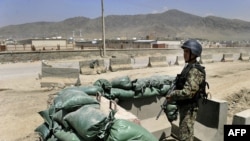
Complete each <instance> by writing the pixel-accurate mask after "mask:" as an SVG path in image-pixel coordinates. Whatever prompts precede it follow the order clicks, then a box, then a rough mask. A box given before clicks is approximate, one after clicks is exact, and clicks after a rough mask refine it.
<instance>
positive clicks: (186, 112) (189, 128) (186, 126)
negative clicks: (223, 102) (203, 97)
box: [178, 105, 198, 141]
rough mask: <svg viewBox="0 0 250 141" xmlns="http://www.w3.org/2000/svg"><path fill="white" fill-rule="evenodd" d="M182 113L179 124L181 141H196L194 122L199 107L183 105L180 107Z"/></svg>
mask: <svg viewBox="0 0 250 141" xmlns="http://www.w3.org/2000/svg"><path fill="white" fill-rule="evenodd" d="M178 109H179V113H180V122H179V140H180V141H193V140H194V122H195V120H196V117H197V111H198V107H197V106H195V107H194V106H192V105H182V106H179V107H178Z"/></svg>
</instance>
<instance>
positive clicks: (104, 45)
mask: <svg viewBox="0 0 250 141" xmlns="http://www.w3.org/2000/svg"><path fill="white" fill-rule="evenodd" d="M101 1H102V42H103V56H104V57H105V56H106V43H105V40H106V39H105V21H104V14H103V13H104V8H103V0H101Z"/></svg>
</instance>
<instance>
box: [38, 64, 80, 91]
mask: <svg viewBox="0 0 250 141" xmlns="http://www.w3.org/2000/svg"><path fill="white" fill-rule="evenodd" d="M40 84H41V87H65V86H69V85H75V86H77V85H80V84H81V82H80V78H79V69H76V68H53V67H42V74H41V81H40Z"/></svg>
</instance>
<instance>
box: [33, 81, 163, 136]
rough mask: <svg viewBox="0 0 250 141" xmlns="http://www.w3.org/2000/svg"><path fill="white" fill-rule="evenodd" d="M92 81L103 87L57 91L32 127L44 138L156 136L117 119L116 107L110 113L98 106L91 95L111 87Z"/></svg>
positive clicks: (94, 86)
mask: <svg viewBox="0 0 250 141" xmlns="http://www.w3.org/2000/svg"><path fill="white" fill-rule="evenodd" d="M107 82H108V81H107ZM95 84H96V85H99V84H100V85H102V87H98V86H96V85H93V86H79V87H77V86H75V87H71V88H65V89H63V90H61V91H59V92H58V93H57V95H56V97H55V98H54V100H53V102H52V104H51V105H50V106H49V107H48V109H46V110H44V111H40V112H39V114H40V116H42V118H43V119H44V123H42V124H41V125H40V126H39V127H37V128H36V129H35V131H36V132H38V133H39V134H40V136H41V138H42V139H43V140H46V141H71V140H74V141H116V140H124V141H125V140H143V141H144V140H145V141H157V140H158V139H156V138H155V137H154V136H153V135H152V134H151V133H150V132H149V131H147V130H146V129H145V128H143V127H142V126H140V125H139V124H136V123H134V122H131V121H128V120H125V119H116V118H115V116H114V115H115V113H116V111H115V110H111V112H110V113H109V115H107V114H106V113H104V112H103V111H102V110H101V109H100V102H99V101H98V100H97V99H96V98H95V97H94V96H91V95H95V94H96V93H98V94H102V93H104V90H103V88H106V89H105V91H106V92H107V90H110V89H109V87H108V86H106V87H105V86H104V85H103V84H101V83H100V81H97V82H96V83H95ZM107 108H108V107H107ZM120 131H122V132H120ZM121 134H122V135H121Z"/></svg>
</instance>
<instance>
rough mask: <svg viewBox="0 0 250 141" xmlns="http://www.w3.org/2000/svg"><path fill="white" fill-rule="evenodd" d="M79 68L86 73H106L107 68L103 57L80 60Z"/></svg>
mask: <svg viewBox="0 0 250 141" xmlns="http://www.w3.org/2000/svg"><path fill="white" fill-rule="evenodd" d="M79 68H80V73H81V74H84V75H91V74H100V73H105V72H106V70H107V68H106V67H105V65H104V60H103V59H96V60H85V61H79Z"/></svg>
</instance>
